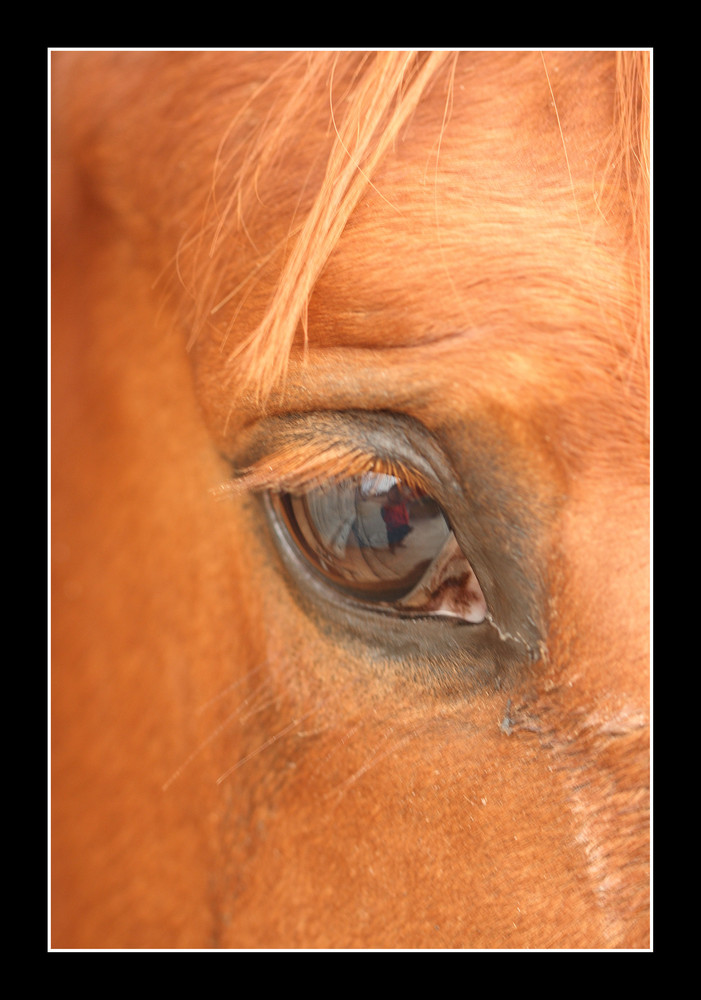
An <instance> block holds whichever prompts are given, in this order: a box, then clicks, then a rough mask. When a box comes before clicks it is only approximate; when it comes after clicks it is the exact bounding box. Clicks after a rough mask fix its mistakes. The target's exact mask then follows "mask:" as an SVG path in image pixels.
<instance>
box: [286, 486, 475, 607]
mask: <svg viewBox="0 0 701 1000" xmlns="http://www.w3.org/2000/svg"><path fill="white" fill-rule="evenodd" d="M272 500H273V507H274V509H275V510H276V511H277V514H278V516H279V517H281V519H282V520H283V521H284V523H285V524H286V526H287V529H288V533H289V535H290V536H291V537H292V538H293V540H294V542H295V543H296V548H297V549H298V551H299V552H301V553H302V555H303V556H304V558H305V559H306V561H307V563H308V564H309V565H310V567H311V568H312V570H313V571H314V572H315V573H316V574H318V575H320V576H321V577H322V578H323V579H324V580H325V582H326V583H327V584H330V585H331V586H332V587H334V588H336V589H337V590H339V591H341V592H342V593H343V594H345V595H346V596H348V597H351V598H354V599H355V600H358V601H361V602H364V603H366V604H371V605H375V606H380V607H385V608H387V607H389V606H392V607H393V608H395V609H397V610H399V611H401V612H404V613H406V614H411V615H450V616H453V617H459V618H463V619H465V620H466V621H470V622H480V621H483V620H484V618H485V616H486V613H487V606H486V602H485V599H484V596H483V594H482V591H481V588H480V586H479V583H478V581H477V578H476V576H475V574H474V572H473V571H472V568H471V566H470V564H469V562H468V561H467V559H466V557H465V556H464V554H463V553H462V551H461V550H460V548H459V546H458V545H457V542H456V540H455V536H454V535H453V532H452V530H451V528H450V526H449V524H448V522H447V520H446V517H445V515H444V513H443V511H442V510H441V507H440V506H439V504H438V503H437V502H436V501H435V500H434V499H433V498H432V497H430V496H428V495H427V494H425V493H422V492H421V491H419V490H417V489H412V488H410V487H409V486H408V485H407V484H406V483H404V482H403V481H402V480H400V479H397V478H396V477H394V476H388V475H381V474H378V473H366V474H364V475H362V476H359V477H355V478H351V479H344V480H341V481H340V482H333V483H329V484H327V485H325V486H322V487H319V488H317V489H313V490H310V491H309V492H307V493H304V494H301V495H297V494H292V493H280V494H274V495H273V497H272Z"/></svg>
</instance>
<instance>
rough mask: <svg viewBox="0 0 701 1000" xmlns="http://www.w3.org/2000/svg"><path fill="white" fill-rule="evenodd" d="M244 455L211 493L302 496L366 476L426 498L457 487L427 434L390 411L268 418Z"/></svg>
mask: <svg viewBox="0 0 701 1000" xmlns="http://www.w3.org/2000/svg"><path fill="white" fill-rule="evenodd" d="M251 440H252V446H251ZM278 442H279V443H278ZM276 445H277V446H276ZM247 451H248V454H249V455H251V454H252V456H255V457H252V460H251V459H249V460H248V462H247V463H245V464H244V465H243V466H241V465H239V466H238V468H237V467H236V464H235V463H234V474H233V477H232V478H231V479H230V480H227V482H225V483H222V484H221V485H220V486H219V487H217V488H216V489H215V490H213V491H212V492H213V493H215V494H216V495H218V496H226V495H232V494H233V495H236V494H241V493H246V492H258V493H260V492H266V491H273V492H293V491H294V490H298V491H300V492H308V491H309V490H311V489H314V488H315V487H318V486H320V485H326V484H328V483H329V482H332V481H338V480H340V479H343V478H350V477H352V476H356V475H362V474H363V473H366V472H378V473H383V474H387V475H394V476H396V477H397V478H399V479H403V480H404V481H405V482H406V483H407V484H408V485H411V486H414V487H418V488H420V489H422V490H424V491H426V492H431V491H432V490H433V489H435V488H436V487H437V486H438V484H439V483H441V482H442V483H443V484H444V485H445V484H446V483H447V482H450V481H451V480H452V481H453V483H452V484H453V486H454V487H457V483H456V482H455V481H454V477H453V475H452V470H451V469H450V466H449V463H448V461H447V459H446V458H445V456H444V455H443V454H442V449H440V447H439V446H438V445H437V444H436V442H435V441H434V440H433V436H432V435H431V434H430V432H429V431H427V430H426V429H425V428H424V427H423V426H422V425H419V424H417V422H416V421H414V420H413V419H411V418H408V417H405V416H404V415H401V414H396V413H391V412H388V413H382V414H378V413H375V412H373V413H366V412H359V413H354V412H332V413H329V412H324V413H320V414H314V413H307V414H295V415H294V416H293V417H292V418H282V419H279V418H271V420H266V421H264V422H263V423H262V424H261V425H259V426H258V427H256V428H255V429H254V430H253V431H252V432H251V439H249V448H248V449H247Z"/></svg>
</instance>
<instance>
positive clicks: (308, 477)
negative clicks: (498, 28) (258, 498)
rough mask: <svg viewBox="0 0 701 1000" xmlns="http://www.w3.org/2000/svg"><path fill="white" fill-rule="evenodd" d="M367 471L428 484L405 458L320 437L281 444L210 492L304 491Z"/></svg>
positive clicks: (425, 487)
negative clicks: (376, 452) (327, 440)
mask: <svg viewBox="0 0 701 1000" xmlns="http://www.w3.org/2000/svg"><path fill="white" fill-rule="evenodd" d="M367 472H376V473H384V474H386V475H391V476H395V477H396V478H398V479H402V480H403V481H404V482H405V483H407V485H409V486H412V487H417V488H419V489H422V490H430V487H431V484H430V483H429V482H428V481H427V479H426V477H425V476H424V475H422V474H421V472H419V471H418V470H416V469H415V468H413V467H412V466H411V465H409V464H407V463H406V462H403V461H401V460H398V459H392V458H383V457H380V456H378V455H376V454H375V453H374V452H372V451H371V450H368V449H365V448H361V447H353V446H352V445H346V444H341V443H335V444H329V443H328V442H323V441H321V440H320V441H318V442H307V443H306V444H293V445H287V446H285V447H283V448H280V449H278V450H277V451H275V452H273V454H271V455H268V456H266V457H264V458H262V459H260V460H258V461H257V462H254V463H253V464H252V465H250V466H248V467H247V468H245V469H241V470H239V471H237V472H235V474H234V476H233V477H232V478H231V479H229V480H227V481H226V482H224V483H221V484H220V485H219V486H218V487H217V488H216V490H215V491H213V492H215V493H216V494H217V495H220V496H221V495H235V494H240V493H247V492H254V493H260V492H264V491H273V492H288V493H291V492H295V491H300V492H307V491H309V490H312V489H315V488H317V487H319V486H322V485H328V484H329V483H332V482H337V481H338V480H341V479H350V478H352V477H353V476H359V475H363V474H364V473H367Z"/></svg>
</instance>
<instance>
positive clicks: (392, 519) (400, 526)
mask: <svg viewBox="0 0 701 1000" xmlns="http://www.w3.org/2000/svg"><path fill="white" fill-rule="evenodd" d="M381 513H382V519H383V521H384V522H385V527H386V528H387V543H388V545H389V550H390V552H391V553H392V555H394V552H395V549H396V548H397V546H403V545H404V539H405V538H406V536H407V535H408V534H409V532H410V531H412V530H413V529H412V527H411V525H410V524H409V508H408V507H407V505H406V502H405V501H404V499H403V498H402V495H401V493H400V492H399V487H398V486H396V485H395V486H392V487H391V489H390V491H389V493H388V494H387V500H386V502H385V503H384V504H383V505H382V511H381Z"/></svg>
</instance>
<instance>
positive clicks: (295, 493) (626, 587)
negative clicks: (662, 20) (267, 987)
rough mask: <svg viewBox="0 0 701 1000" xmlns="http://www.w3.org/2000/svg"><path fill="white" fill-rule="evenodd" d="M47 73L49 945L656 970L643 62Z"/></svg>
mask: <svg viewBox="0 0 701 1000" xmlns="http://www.w3.org/2000/svg"><path fill="white" fill-rule="evenodd" d="M51 62H52V238H53V247H52V265H53V272H52V306H53V315H52V351H51V366H52V367H51V377H52V383H51V385H52V399H51V404H52V406H51V416H52V426H51V431H52V453H51V454H52V464H51V475H52V511H51V516H52V521H51V524H52V560H53V562H52V565H53V579H52V624H51V643H52V661H51V691H52V715H51V738H52V743H51V748H52V758H51V763H52V784H51V792H52V827H51V838H52V839H51V905H52V909H51V942H50V944H51V947H52V948H54V949H208V948H223V949H252V948H270V949H277V948H285V949H287V948H293V949H312V948H313V949H324V948H326V949H374V948H379V949H521V948H529V949H537V948H540V949H558V948H559V949H575V948H576V949H599V948H617V949H621V948H635V949H645V948H648V947H649V944H650V939H649V650H648V639H649V608H648V589H649V588H648V582H649V559H648V556H649V537H648V510H649V500H648V465H649V463H648V453H649V435H648V430H649V418H648V381H649V379H648V366H647V358H648V350H647V308H646V307H647V299H648V292H647V273H648V271H647V221H648V215H649V210H648V206H647V200H646V194H647V161H648V144H647V133H646V127H647V118H648V108H647V100H648V96H647V95H648V78H647V75H648V66H647V64H648V54H647V53H644V52H642V53H640V52H628V53H614V52H608V51H606V52H581V51H577V52H545V53H539V52H525V51H517V52H471V51H466V52H459V53H435V54H433V53H419V54H412V53H403V52H378V53H375V52H343V53H332V52H300V53H297V52H264V53H255V52H237V51H222V52H214V51H205V52H190V51H179V52H144V51H135V52H129V51H124V52H90V51H78V52H67V51H61V52H54V53H53V54H52V59H51ZM370 472H373V473H374V474H378V475H384V476H387V475H390V476H393V477H394V478H395V479H396V480H400V481H403V482H404V481H406V482H407V483H408V484H409V485H410V486H411V487H412V488H419V487H420V489H421V490H422V491H423V493H422V495H423V494H427V495H429V497H430V498H431V499H432V501H434V502H435V503H436V504H437V505H438V507H440V510H441V511H442V512H443V514H444V517H445V521H446V524H447V525H448V529H449V530H450V532H451V542H450V545H451V546H452V548H451V549H450V552H451V553H452V554H451V556H450V559H448V557H446V558H445V559H444V560H443V562H441V563H440V566H438V564H436V565H434V568H433V570H432V572H433V574H434V575H433V576H432V577H431V578H430V580H431V581H433V582H430V583H427V584H426V588H425V590H426V593H425V595H424V596H425V601H424V598H423V597H422V598H421V601H424V603H421V601H419V600H418V599H417V601H416V602H414V604H412V605H411V606H409V605H406V606H404V607H402V606H400V605H396V604H394V603H392V601H390V600H384V601H381V602H379V603H373V600H372V599H371V598H370V597H367V598H366V597H363V598H362V599H359V598H358V596H357V594H356V593H355V592H353V591H352V590H351V589H349V587H348V586H347V585H346V581H345V580H344V579H343V578H341V579H340V582H339V580H338V579H334V580H333V581H331V580H330V579H329V577H328V573H327V572H326V566H327V563H328V562H329V558H330V557H329V558H327V557H326V556H319V555H318V554H314V553H311V552H305V551H303V547H302V546H301V545H300V544H299V540H298V539H299V536H298V535H297V534H295V530H296V524H293V523H292V519H293V518H295V517H296V518H297V519H299V518H300V517H301V516H302V515H301V514H300V513H294V512H295V511H297V512H299V511H302V510H305V511H306V510H309V509H310V506H309V504H308V503H307V502H306V501H305V499H304V498H305V497H307V496H308V495H309V493H310V491H312V490H314V489H317V488H321V487H322V486H324V484H326V486H325V487H324V488H327V489H328V488H332V484H333V483H336V482H340V483H343V482H346V481H350V483H351V485H352V484H353V483H355V482H358V483H360V482H363V481H364V480H362V476H367V475H368V474H369V473H370ZM359 477H360V478H359ZM344 488H345V487H344ZM339 489H340V487H339ZM289 497H298V498H300V499H299V500H298V501H295V503H297V504H298V506H296V507H294V508H293V507H292V506H291V505H290V502H288V500H286V499H285V498H289ZM368 502H370V501H368ZM378 502H379V501H378ZM305 503H306V506H305ZM286 504H287V506H285V505H286ZM285 512H287V514H285ZM290 512H292V513H290ZM285 517H287V520H285ZM448 529H446V530H448ZM420 534H421V532H420V531H419V530H417V531H415V532H414V533H413V534H412V535H411V536H409V539H408V540H407V545H408V546H410V545H411V544H414V542H413V541H412V540H413V539H415V538H416V537H418V536H419V535H420ZM348 537H350V535H349V536H348ZM378 544H379V543H378ZM384 544H386V542H385V543H384ZM327 555H328V553H327ZM405 557H406V551H405V550H404V549H402V550H399V554H398V555H396V558H405ZM453 558H454V559H456V560H458V561H460V564H461V566H462V567H463V570H464V572H463V573H462V576H456V575H455V574H453V575H452V576H451V574H450V572H449V571H448V570H447V569H446V567H447V566H448V565H449V564H451V563H450V560H451V559H453ZM310 559H315V560H316V561H315V562H310ZM325 560H326V561H325ZM468 560H469V567H468V570H465V569H464V567H465V566H466V565H468V563H467V561H468ZM427 561H428V560H427ZM345 569H346V567H342V570H343V572H345ZM470 574H471V575H470ZM468 577H469V579H470V580H471V584H470V585H471V586H472V587H473V591H472V592H470V593H472V594H473V596H474V593H476V592H477V591H479V592H480V594H481V596H482V597H483V601H484V607H485V608H486V611H485V612H484V614H482V615H480V616H479V620H478V621H471V620H468V619H467V618H466V616H465V615H464V614H463V610H464V608H465V607H466V606H467V604H468V603H469V601H470V600H472V597H470V596H469V594H468V591H467V590H466V587H467V584H466V582H465V581H466V580H467V579H468ZM439 578H440V581H441V587H443V590H444V591H447V590H450V593H451V595H452V596H451V602H452V603H451V604H450V608H452V609H454V610H453V613H451V614H449V613H447V611H446V610H445V609H446V608H448V605H447V604H441V605H440V606H439V605H438V604H435V598H436V593H437V588H438V584H437V583H435V581H437V580H438V579H439ZM434 583H435V586H434ZM474 588H476V590H474ZM430 601H434V603H433V604H431V603H430ZM436 608H439V610H438V611H436ZM441 608H442V609H443V610H440V609H441ZM455 609H457V610H455ZM461 609H462V610H461ZM461 615H462V617H461Z"/></svg>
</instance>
